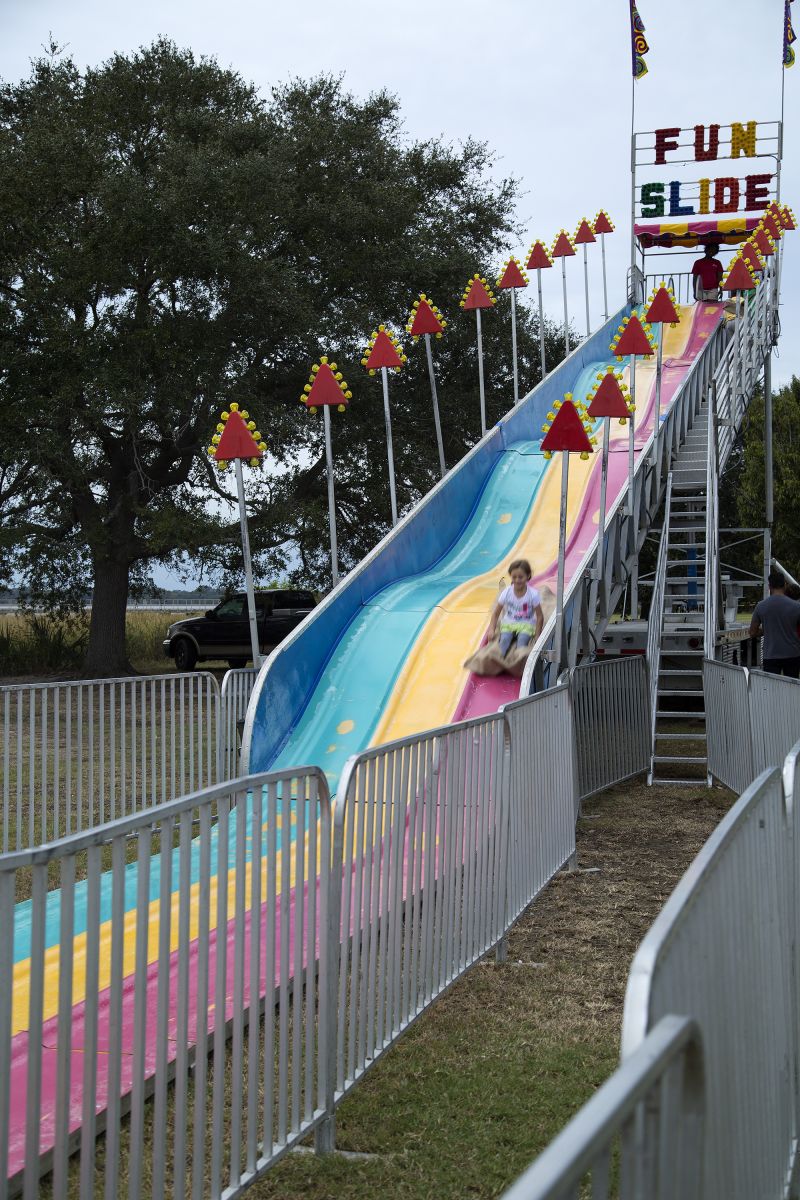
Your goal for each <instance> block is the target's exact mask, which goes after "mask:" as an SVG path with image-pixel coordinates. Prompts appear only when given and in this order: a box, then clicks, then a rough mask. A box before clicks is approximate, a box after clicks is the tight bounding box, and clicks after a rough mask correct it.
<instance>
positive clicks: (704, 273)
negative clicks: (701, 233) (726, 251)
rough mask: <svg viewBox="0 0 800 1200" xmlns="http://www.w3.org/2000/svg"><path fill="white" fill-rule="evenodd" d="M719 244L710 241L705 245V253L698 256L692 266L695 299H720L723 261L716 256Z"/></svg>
mask: <svg viewBox="0 0 800 1200" xmlns="http://www.w3.org/2000/svg"><path fill="white" fill-rule="evenodd" d="M718 253H719V246H718V245H717V244H716V242H709V243H708V244H707V245H706V247H705V255H704V257H703V258H698V260H697V262H696V263H695V264H694V266H693V267H692V275H693V276H694V298H695V300H719V285H720V284H721V283H722V276H723V270H722V263H721V262H720V261H719V259H718V258H717V257H716V255H717V254H718Z"/></svg>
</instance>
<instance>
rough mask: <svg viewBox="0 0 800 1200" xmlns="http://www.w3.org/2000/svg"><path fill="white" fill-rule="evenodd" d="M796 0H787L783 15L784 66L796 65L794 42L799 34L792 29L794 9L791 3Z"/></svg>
mask: <svg viewBox="0 0 800 1200" xmlns="http://www.w3.org/2000/svg"><path fill="white" fill-rule="evenodd" d="M793 3H794V0H785V4H784V15H783V65H784V67H793V66H794V58H795V54H794V50H793V49H792V42H796V41H797V34H796V33H795V31H794V30H793V29H792V9H791V5H792V4H793Z"/></svg>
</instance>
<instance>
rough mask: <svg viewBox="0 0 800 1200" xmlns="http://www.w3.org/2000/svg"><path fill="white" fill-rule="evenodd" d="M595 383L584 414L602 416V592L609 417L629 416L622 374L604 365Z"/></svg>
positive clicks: (599, 548) (599, 522)
mask: <svg viewBox="0 0 800 1200" xmlns="http://www.w3.org/2000/svg"><path fill="white" fill-rule="evenodd" d="M597 379H598V383H597V387H596V388H595V389H594V391H593V392H592V393H591V394H590V395H589V396H588V397H587V399H588V401H589V405H588V408H587V413H588V415H589V416H590V417H591V418H592V420H593V421H595V420H597V419H598V418H599V417H601V418H603V458H602V462H601V467H600V510H599V513H598V517H597V538H598V541H597V563H596V568H595V570H596V574H597V579H598V581H599V585H600V586H601V587H603V589H604V591H605V585H604V582H603V581H604V579H605V533H606V493H607V489H608V450H609V440H610V437H611V429H610V426H611V419H612V417H618V418H619V423H620V425H624V424H625V422H626V421H627V419H628V417H629V416H630V415H631V401H630V395H629V394H628V389H627V388H626V386H625V384H624V383H623V381H622V373H621V372H618V371H615V370H614V368H613V367H607V368H606V372H605V374H602V373H601V374H599V375H598V376H597Z"/></svg>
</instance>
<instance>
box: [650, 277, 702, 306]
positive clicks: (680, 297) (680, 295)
mask: <svg viewBox="0 0 800 1200" xmlns="http://www.w3.org/2000/svg"><path fill="white" fill-rule="evenodd" d="M662 283H665V284H666V285H667V287H669V288H671V289H672V293H673V295H674V296H675V300H676V302H677V303H678V304H694V276H693V275H692V272H691V271H667V273H666V274H661V275H658V274H656V275H645V296H649V295H650V294H651V293H652V292H653V291H654V290H655V289H656V288H660V287H661V285H662Z"/></svg>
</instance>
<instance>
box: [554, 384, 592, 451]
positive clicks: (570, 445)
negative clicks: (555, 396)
mask: <svg viewBox="0 0 800 1200" xmlns="http://www.w3.org/2000/svg"><path fill="white" fill-rule="evenodd" d="M557 407H558V411H557V412H556V414H555V416H554V418H553V423H552V424H551V426H550V428H549V429H548V431H547V433H546V434H545V436H544V437H543V438H542V452H543V453H545V454H552V453H553V452H554V451H556V450H565V451H566V452H567V453H568V454H581V455H586V457H587V458H588V457H589V455H590V454H591V453H592V443H591V441H590V440H589V435H588V433H587V432H586V429H585V427H584V424H583V421H582V420H581V418H580V414H579V413H578V410H577V408H576V407H575V405H574V404H573V402H572V400H571V398H570V397H568V396H565V398H564V400H563V402H562V403H561V405H560V406H557Z"/></svg>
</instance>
